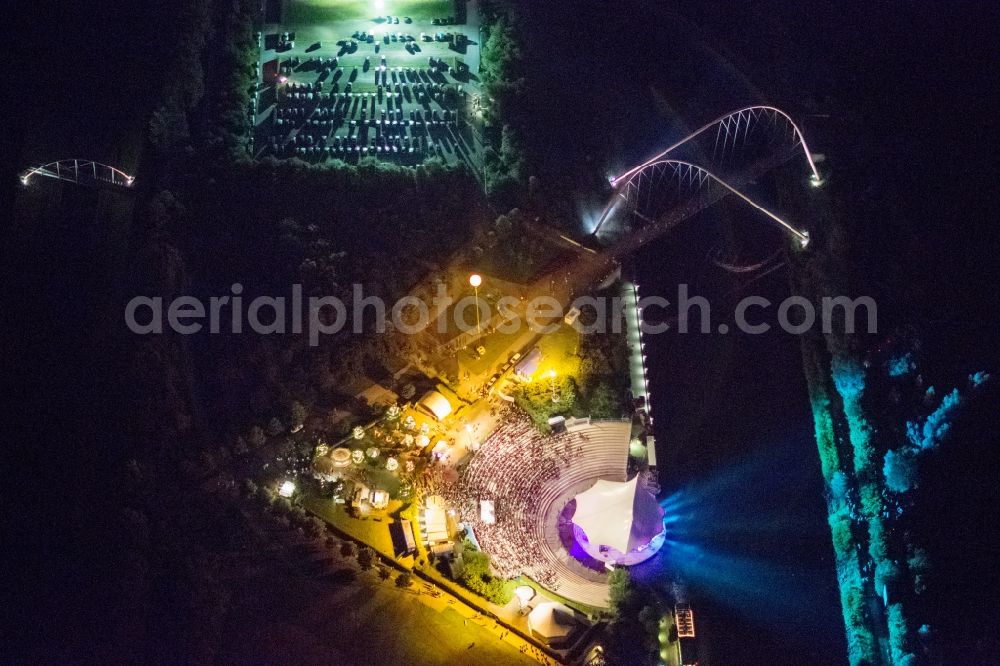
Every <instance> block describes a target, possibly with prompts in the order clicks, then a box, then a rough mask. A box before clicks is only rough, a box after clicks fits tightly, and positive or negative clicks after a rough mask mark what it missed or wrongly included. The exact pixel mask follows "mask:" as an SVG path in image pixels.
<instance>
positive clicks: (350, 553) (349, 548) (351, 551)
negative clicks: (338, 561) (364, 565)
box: [340, 541, 358, 557]
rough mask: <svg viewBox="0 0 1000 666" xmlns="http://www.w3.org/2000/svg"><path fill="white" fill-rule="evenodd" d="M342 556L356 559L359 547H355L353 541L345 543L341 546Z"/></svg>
mask: <svg viewBox="0 0 1000 666" xmlns="http://www.w3.org/2000/svg"><path fill="white" fill-rule="evenodd" d="M340 554H341V555H343V556H344V557H354V556H355V555H357V554H358V547H357V546H355V545H354V542H353V541H345V542H344V543H342V544H340Z"/></svg>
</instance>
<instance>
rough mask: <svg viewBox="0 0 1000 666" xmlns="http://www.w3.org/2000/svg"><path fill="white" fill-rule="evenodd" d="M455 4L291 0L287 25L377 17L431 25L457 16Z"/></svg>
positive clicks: (409, 0)
mask: <svg viewBox="0 0 1000 666" xmlns="http://www.w3.org/2000/svg"><path fill="white" fill-rule="evenodd" d="M454 14H455V8H454V4H453V3H451V2H447V0H382V1H381V2H378V0H289V3H288V9H287V10H286V15H285V20H284V23H286V24H289V25H312V24H317V23H333V22H336V21H356V20H359V19H360V20H371V19H373V18H375V17H376V16H387V15H391V16H398V17H400V24H399V25H400V26H402V25H403V22H402V19H403V17H405V16H409V17H410V18H412V19H413V20H414V21H430V20H431V19H435V18H444V17H447V16H454Z"/></svg>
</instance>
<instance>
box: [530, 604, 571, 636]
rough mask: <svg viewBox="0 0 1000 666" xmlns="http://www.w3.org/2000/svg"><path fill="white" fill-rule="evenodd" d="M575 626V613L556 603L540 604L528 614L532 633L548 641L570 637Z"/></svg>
mask: <svg viewBox="0 0 1000 666" xmlns="http://www.w3.org/2000/svg"><path fill="white" fill-rule="evenodd" d="M575 624H576V621H575V620H574V619H573V611H571V610H570V609H569V608H567V607H566V606H563V605H562V604H560V603H556V602H555V601H551V602H549V603H545V604H539V605H538V606H536V607H535V609H534V610H533V611H531V613H529V614H528V627H529V628H530V629H531V631H533V632H535V633H536V634H538V635H539V636H542V637H544V638H548V639H552V638H562V637H563V636H567V635H569V633H570V632H571V631H573V627H574V625H575Z"/></svg>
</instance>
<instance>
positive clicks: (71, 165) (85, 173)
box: [21, 159, 135, 188]
mask: <svg viewBox="0 0 1000 666" xmlns="http://www.w3.org/2000/svg"><path fill="white" fill-rule="evenodd" d="M35 176H44V177H46V178H55V179H57V180H64V181H66V182H70V183H76V184H77V185H92V184H98V183H107V184H110V185H115V186H118V187H126V188H128V187H132V184H133V183H134V182H135V177H134V176H130V175H128V174H127V173H125V172H124V171H122V170H121V169H119V168H117V167H113V166H110V165H107V164H102V163H100V162H95V161H93V160H81V159H66V160H56V161H55V162H49V163H48V164H42V165H41V166H36V167H31V168H30V169H28V170H27V171H25V172H24V173H22V174H21V184H22V185H27V184H28V183H29V182H30V181H31V179H32V178H33V177H35Z"/></svg>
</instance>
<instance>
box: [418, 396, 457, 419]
mask: <svg viewBox="0 0 1000 666" xmlns="http://www.w3.org/2000/svg"><path fill="white" fill-rule="evenodd" d="M417 406H419V407H422V408H423V409H426V410H427V411H429V412H430V413H431V414H433V415H434V417H435V418H436V419H437V420H438V421H443V420H444V419H445V417H447V416H448V415H449V414H451V412H452V406H451V403H450V402H448V398H446V397H444V396H443V395H441V393H439V392H438V391H428V392H427V394H426V395H424V397H422V398H421V399H420V402H419V403H417Z"/></svg>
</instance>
